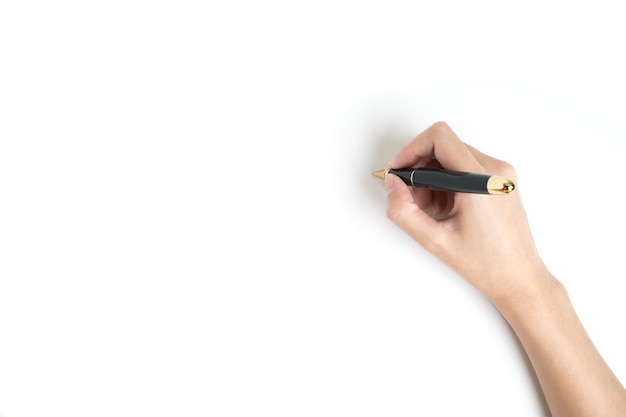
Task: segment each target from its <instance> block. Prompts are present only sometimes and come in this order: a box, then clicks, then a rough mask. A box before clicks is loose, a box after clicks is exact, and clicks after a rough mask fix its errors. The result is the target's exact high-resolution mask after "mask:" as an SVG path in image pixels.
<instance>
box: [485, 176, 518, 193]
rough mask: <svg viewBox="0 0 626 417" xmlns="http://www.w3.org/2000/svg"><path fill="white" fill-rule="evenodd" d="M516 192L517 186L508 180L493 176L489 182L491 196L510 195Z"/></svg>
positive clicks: (488, 188) (488, 189) (488, 187)
mask: <svg viewBox="0 0 626 417" xmlns="http://www.w3.org/2000/svg"><path fill="white" fill-rule="evenodd" d="M513 190H515V184H514V183H513V181H511V180H510V179H508V178H504V177H498V176H497V175H492V176H491V177H490V178H489V180H488V181H487V191H488V192H489V194H509V193H511V192H513Z"/></svg>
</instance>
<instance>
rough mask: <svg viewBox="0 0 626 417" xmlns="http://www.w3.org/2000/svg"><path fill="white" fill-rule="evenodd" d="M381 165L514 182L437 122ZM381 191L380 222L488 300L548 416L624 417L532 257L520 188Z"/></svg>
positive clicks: (392, 181) (561, 292) (391, 187)
mask: <svg viewBox="0 0 626 417" xmlns="http://www.w3.org/2000/svg"><path fill="white" fill-rule="evenodd" d="M390 166H391V168H407V167H442V168H447V169H452V170H458V171H469V172H477V173H485V174H487V173H488V174H492V175H500V176H503V177H506V178H509V179H511V180H513V181H514V182H517V177H516V174H515V170H514V169H513V167H512V166H511V165H510V164H508V163H506V162H504V161H501V160H498V159H495V158H492V157H490V156H488V155H485V154H483V153H481V152H479V151H478V150H476V149H474V148H473V147H471V146H470V145H467V144H465V143H463V142H462V141H461V140H460V139H459V138H458V136H457V135H456V134H455V133H454V131H453V130H452V129H451V128H450V127H449V126H448V125H447V124H446V123H443V122H438V123H435V124H433V125H432V126H430V127H429V128H428V129H426V130H425V131H424V132H422V133H420V134H419V135H418V136H417V137H416V138H415V139H414V140H413V141H412V142H411V143H409V144H408V145H407V146H406V147H404V149H402V150H401V151H400V152H399V153H398V155H396V157H395V158H394V159H393V160H392V161H391V163H390ZM385 188H386V189H387V193H388V194H387V199H388V206H387V207H388V208H387V216H388V217H389V219H390V220H391V221H392V222H393V223H395V224H396V225H397V226H398V227H400V228H401V229H402V230H404V231H405V232H406V233H407V234H409V235H410V236H411V237H412V238H413V239H415V240H416V241H417V242H418V243H419V244H421V245H422V246H423V247H424V248H426V249H427V250H428V251H430V252H431V253H432V254H433V255H435V256H436V257H438V258H439V259H441V260H442V261H443V262H444V263H446V264H447V265H448V266H449V267H450V268H452V269H453V270H455V271H456V272H457V273H458V274H459V275H461V276H462V277H463V278H465V279H466V280H467V281H468V282H469V283H470V284H471V285H472V286H474V287H475V288H476V289H477V290H479V291H480V292H482V293H483V294H484V295H485V296H486V297H488V298H489V299H490V300H491V301H492V302H493V303H494V305H495V306H496V307H497V308H498V310H499V311H500V312H501V313H502V315H503V316H504V318H505V319H506V320H507V321H508V323H509V324H510V325H511V328H512V329H513V331H514V332H515V334H516V335H517V337H518V338H519V340H520V342H521V344H522V345H523V346H524V349H525V350H526V352H527V354H528V357H529V358H530V361H531V363H532V365H533V368H534V370H535V372H536V374H537V378H538V380H539V382H540V384H541V388H542V390H543V392H544V395H545V398H546V401H547V403H548V406H549V407H550V411H551V413H552V416H554V417H564V416H567V417H577V416H605V417H610V416H626V391H625V390H624V387H623V386H622V385H621V383H620V382H619V380H618V379H617V378H616V376H615V375H614V374H613V372H612V371H611V369H610V368H609V367H608V366H607V364H606V363H605V361H604V360H603V358H602V356H601V355H600V354H599V353H598V351H597V350H596V348H595V346H594V345H593V342H592V341H591V339H590V338H589V336H588V335H587V333H586V331H585V329H584V327H583V325H582V324H581V322H580V320H579V319H578V317H577V315H576V312H575V311H574V308H573V306H572V303H571V301H570V299H569V296H568V294H567V291H566V289H565V287H564V286H563V285H562V284H561V283H560V282H559V281H558V280H557V279H556V278H555V277H554V276H553V275H552V274H551V273H550V271H549V270H548V269H547V268H546V266H545V265H544V263H543V261H542V260H541V258H540V256H539V254H538V252H537V248H536V246H535V243H534V240H533V237H532V234H531V231H530V229H529V226H528V220H527V217H526V213H525V211H524V208H523V205H522V201H521V198H520V193H519V191H515V192H513V193H512V194H508V195H506V196H489V195H479V194H465V193H457V194H451V193H443V192H436V191H429V190H425V189H415V188H412V187H408V186H406V185H405V184H404V182H402V180H400V179H399V178H397V177H396V176H394V175H387V176H386V178H385ZM485 259H489V262H484V260H485Z"/></svg>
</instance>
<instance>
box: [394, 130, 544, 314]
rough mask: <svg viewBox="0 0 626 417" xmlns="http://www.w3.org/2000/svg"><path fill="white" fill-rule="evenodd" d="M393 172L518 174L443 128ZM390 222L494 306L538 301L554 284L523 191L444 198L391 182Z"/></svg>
mask: <svg viewBox="0 0 626 417" xmlns="http://www.w3.org/2000/svg"><path fill="white" fill-rule="evenodd" d="M390 167H391V168H409V167H429V168H432V167H437V168H445V169H450V170H456V171H467V172H476V173H483V174H490V175H499V176H503V177H506V178H510V179H512V180H513V181H514V182H515V183H516V184H517V178H516V174H515V171H514V169H513V167H512V166H511V165H510V164H508V163H506V162H503V161H500V160H498V159H495V158H492V157H490V156H488V155H485V154H483V153H481V152H479V151H478V150H476V149H474V148H473V147H471V146H469V145H467V144H465V143H463V142H462V141H461V140H460V139H459V138H458V137H457V135H456V134H455V133H454V132H453V131H452V129H451V128H450V127H449V126H448V125H447V124H445V123H443V122H438V123H435V124H433V125H432V126H430V127H429V128H428V129H426V130H425V131H424V132H422V133H420V134H419V135H418V136H417V137H416V138H415V139H414V140H413V141H412V142H411V143H409V144H408V145H407V146H406V147H405V148H404V149H402V150H401V151H400V153H398V155H396V157H395V158H394V159H393V160H392V161H391V163H390ZM385 188H386V189H387V192H388V197H387V198H388V208H387V216H388V217H389V219H390V220H392V221H393V222H394V223H395V224H396V225H397V226H399V227H400V228H401V229H403V230H404V231H405V232H406V233H408V234H409V235H410V236H411V237H413V238H414V239H415V240H416V241H417V242H418V243H419V244H421V245H422V246H423V247H424V248H426V249H427V250H428V251H430V252H431V253H433V254H434V255H435V256H437V257H438V258H439V259H441V260H442V261H443V262H445V263H446V264H447V265H449V266H450V267H451V268H452V269H454V270H455V271H457V272H458V273H459V274H460V275H461V276H463V277H464V278H465V279H466V280H467V281H468V282H469V283H470V284H472V285H473V286H474V287H476V288H477V289H478V290H479V291H481V292H482V293H483V294H485V295H486V296H487V297H489V298H490V299H491V300H492V301H494V302H496V304H497V303H499V302H506V301H508V300H509V299H511V297H519V296H521V295H525V294H532V293H533V292H535V291H536V290H537V289H538V288H541V287H542V285H543V284H545V283H546V281H547V280H548V279H549V277H550V274H549V272H548V271H547V269H546V268H545V266H544V264H543V262H542V261H541V259H540V257H539V255H538V253H537V250H536V246H535V243H534V240H533V238H532V235H531V232H530V229H529V226H528V220H527V218H526V214H525V212H524V208H523V206H522V202H521V199H520V193H519V190H516V191H515V192H513V193H511V194H507V195H496V196H492V195H481V194H468V193H456V194H452V193H444V192H440V191H431V190H427V189H419V188H413V187H408V186H407V185H406V184H404V182H403V181H402V180H400V179H399V178H398V177H396V176H395V175H387V176H386V177H385Z"/></svg>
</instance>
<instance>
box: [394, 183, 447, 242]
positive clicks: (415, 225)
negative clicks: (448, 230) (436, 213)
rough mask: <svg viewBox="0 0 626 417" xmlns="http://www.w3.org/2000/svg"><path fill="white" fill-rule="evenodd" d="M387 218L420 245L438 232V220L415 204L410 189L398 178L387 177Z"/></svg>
mask: <svg viewBox="0 0 626 417" xmlns="http://www.w3.org/2000/svg"><path fill="white" fill-rule="evenodd" d="M385 188H386V189H387V217H388V218H389V219H390V220H391V221H392V222H393V223H395V224H396V225H397V226H398V227H400V228H401V229H402V230H404V231H405V232H406V233H408V234H409V236H411V237H413V238H414V239H415V240H417V241H418V242H419V243H420V244H422V245H425V244H426V243H427V241H428V238H429V237H430V238H432V236H433V234H434V233H435V232H436V225H437V220H435V219H434V218H432V217H431V216H430V215H428V214H427V213H426V212H424V211H423V210H422V209H421V208H420V207H419V206H418V205H417V204H416V202H415V200H414V198H413V194H412V193H411V190H410V189H409V187H408V186H407V185H406V184H405V183H404V182H403V181H402V180H401V179H399V178H398V177H396V176H395V175H393V174H389V175H387V176H386V177H385Z"/></svg>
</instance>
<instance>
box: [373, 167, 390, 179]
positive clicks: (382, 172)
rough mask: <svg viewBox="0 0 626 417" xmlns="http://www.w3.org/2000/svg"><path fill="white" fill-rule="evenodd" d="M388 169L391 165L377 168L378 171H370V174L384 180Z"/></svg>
mask: <svg viewBox="0 0 626 417" xmlns="http://www.w3.org/2000/svg"><path fill="white" fill-rule="evenodd" d="M390 169H391V167H387V168H385V169H379V170H378V171H374V172H372V175H373V176H375V177H376V178H380V179H381V180H384V179H385V177H386V176H387V173H388V172H389V170H390Z"/></svg>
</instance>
